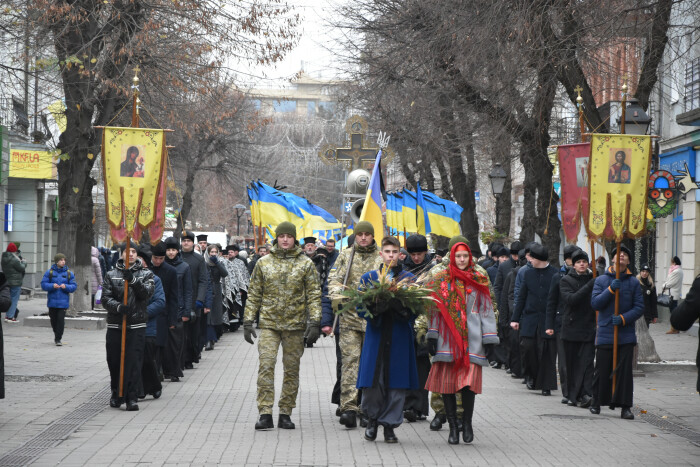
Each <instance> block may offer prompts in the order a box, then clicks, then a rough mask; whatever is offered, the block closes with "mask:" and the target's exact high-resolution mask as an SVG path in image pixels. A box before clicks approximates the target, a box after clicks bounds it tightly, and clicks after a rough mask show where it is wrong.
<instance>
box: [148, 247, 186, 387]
mask: <svg viewBox="0 0 700 467" xmlns="http://www.w3.org/2000/svg"><path fill="white" fill-rule="evenodd" d="M164 246H165V256H166V259H165V261H166V262H167V263H168V264H169V265H170V266H172V267H174V268H175V273H176V274H177V289H178V291H179V293H178V310H179V311H178V321H177V323H176V324H175V325H174V326H172V325H171V326H170V328H169V329H170V332H169V333H168V347H169V348H170V349H171V350H172V351H169V352H168V353H166V356H167V358H165V359H164V360H163V373H165V374H164V377H165V378H170V381H171V382H173V383H175V382H178V381H180V378H181V377H182V376H183V373H182V370H183V369H184V365H185V360H184V353H185V330H184V324H185V323H187V322H188V321H189V320H190V318H191V317H192V316H194V310H193V309H192V275H191V274H192V273H191V271H190V267H189V265H188V264H187V263H185V262H184V261H183V260H182V258H181V257H180V242H178V241H177V239H176V238H174V237H169V238H166V239H165V244H164ZM161 252H162V249H161V250H159V251H158V255H160V253H161ZM154 257H156V256H155V255H154V256H153V257H151V261H153V258H154ZM159 259H160V256H158V257H157V259H156V260H159Z"/></svg>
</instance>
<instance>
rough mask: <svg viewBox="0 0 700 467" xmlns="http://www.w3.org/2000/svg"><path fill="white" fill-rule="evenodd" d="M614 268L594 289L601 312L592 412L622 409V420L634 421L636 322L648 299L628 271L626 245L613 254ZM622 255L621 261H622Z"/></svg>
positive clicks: (599, 314) (594, 300)
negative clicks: (614, 364) (618, 273)
mask: <svg viewBox="0 0 700 467" xmlns="http://www.w3.org/2000/svg"><path fill="white" fill-rule="evenodd" d="M612 254H613V260H612V266H610V267H609V268H608V270H607V271H606V272H605V274H603V275H602V276H600V277H598V278H596V280H595V285H594V286H593V295H592V297H591V305H592V306H593V309H594V310H597V312H598V330H597V332H596V340H595V346H596V357H595V372H594V373H593V374H594V377H593V392H594V395H593V403H592V405H591V408H590V411H591V413H592V414H599V413H600V407H601V406H603V405H607V406H610V408H611V409H614V408H615V407H622V413H621V414H620V417H621V418H623V419H625V420H634V415H633V414H632V411H631V410H630V408H631V407H632V395H633V391H634V383H633V379H632V365H633V363H634V362H633V359H634V346H635V345H636V344H637V334H636V333H635V329H634V322H635V321H637V320H638V319H639V318H641V317H642V316H643V315H644V297H643V295H642V288H641V286H640V285H639V281H638V280H637V278H636V277H635V276H634V275H633V274H632V272H630V270H629V269H627V266H628V265H629V264H630V258H631V257H632V254H631V253H630V250H629V249H628V248H626V247H625V246H624V245H621V246H620V248H619V251H618V249H617V248H616V249H615V250H613V252H612ZM618 255H619V258H618ZM618 260H619V264H620V278H619V279H616V278H615V275H616V274H615V271H616V269H615V267H616V264H618V263H617V261H618ZM616 291H619V294H620V308H619V314H617V315H616V314H615V292H616ZM615 327H617V329H618V336H617V337H618V342H617V368H613V340H614V339H613V334H614V329H615ZM614 372H616V375H617V377H616V385H615V387H614V388H612V387H611V385H610V382H611V379H612V378H611V376H612V374H613V373H614Z"/></svg>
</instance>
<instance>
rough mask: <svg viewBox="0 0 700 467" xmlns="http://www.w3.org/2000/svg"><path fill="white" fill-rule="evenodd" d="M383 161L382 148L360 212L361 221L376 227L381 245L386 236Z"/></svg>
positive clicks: (376, 237) (376, 235) (375, 234)
mask: <svg viewBox="0 0 700 467" xmlns="http://www.w3.org/2000/svg"><path fill="white" fill-rule="evenodd" d="M381 163H382V150H381V149H380V150H379V152H378V153H377V160H376V161H375V162H374V169H372V177H371V178H370V180H369V188H368V189H367V196H366V197H365V204H364V205H363V206H362V213H361V214H360V221H367V222H369V223H371V224H372V226H373V227H374V240H375V241H376V242H377V245H381V243H382V239H383V238H384V219H383V217H382V202H383V200H382V197H383V195H384V181H383V180H382V169H381Z"/></svg>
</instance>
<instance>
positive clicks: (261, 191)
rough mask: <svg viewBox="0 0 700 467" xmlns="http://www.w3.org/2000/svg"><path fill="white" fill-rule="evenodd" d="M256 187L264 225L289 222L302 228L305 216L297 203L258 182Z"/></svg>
mask: <svg viewBox="0 0 700 467" xmlns="http://www.w3.org/2000/svg"><path fill="white" fill-rule="evenodd" d="M256 185H257V193H258V205H259V215H260V222H261V223H262V224H267V225H270V226H277V225H279V224H280V223H282V222H284V221H289V222H291V223H292V224H294V225H296V226H300V225H301V224H302V223H303V222H304V214H302V212H301V210H300V209H299V208H298V207H297V205H296V204H295V203H293V202H292V201H290V200H289V199H288V198H287V197H286V196H285V195H286V193H282V192H281V191H279V190H277V189H275V188H272V187H271V186H269V185H266V184H264V183H263V182H257V183H256Z"/></svg>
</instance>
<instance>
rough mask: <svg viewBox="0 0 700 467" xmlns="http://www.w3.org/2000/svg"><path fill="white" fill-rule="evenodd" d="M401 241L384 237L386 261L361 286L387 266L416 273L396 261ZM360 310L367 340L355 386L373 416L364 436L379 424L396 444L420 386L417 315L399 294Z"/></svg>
mask: <svg viewBox="0 0 700 467" xmlns="http://www.w3.org/2000/svg"><path fill="white" fill-rule="evenodd" d="M400 248H401V246H400V244H399V241H398V240H397V239H396V237H384V239H383V240H382V249H381V252H380V255H381V257H382V260H383V261H384V264H383V265H382V267H381V269H380V270H374V271H369V272H367V273H365V274H363V275H362V278H361V279H360V289H363V288H367V287H371V286H372V285H371V284H372V282H376V281H378V280H379V275H380V273H381V272H382V271H384V270H385V269H387V268H388V269H389V272H388V276H387V277H388V278H390V279H392V280H395V281H401V280H404V279H409V280H413V278H414V277H415V276H414V275H413V274H411V273H409V272H406V271H404V270H403V268H402V266H401V265H400V264H398V265H397V263H398V258H399V250H400ZM369 311H370V313H371V314H372V317H370V316H369V314H368V313H367V312H366V311H365V310H358V314H359V315H360V317H362V318H364V319H366V320H367V330H366V332H365V340H364V344H363V346H362V354H361V355H360V369H359V372H358V377H357V388H358V389H362V405H361V408H362V411H363V413H365V414H366V415H367V417H368V418H369V420H368V422H367V428H366V430H365V439H367V440H368V441H374V440H375V439H376V438H377V426H378V425H380V424H381V425H382V426H383V427H384V441H385V442H387V443H396V442H398V439H397V438H396V435H395V434H394V428H396V427H398V426H399V425H401V422H403V407H404V402H405V399H406V391H407V390H409V389H416V388H418V369H417V367H416V353H415V348H414V345H413V341H414V338H413V322H414V320H415V314H414V313H413V312H412V311H411V310H409V309H407V308H405V307H404V306H403V305H402V303H401V301H400V300H398V299H395V298H394V299H391V300H389V301H388V302H379V303H377V304H376V305H375V306H373V307H372V309H370V310H369Z"/></svg>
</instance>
